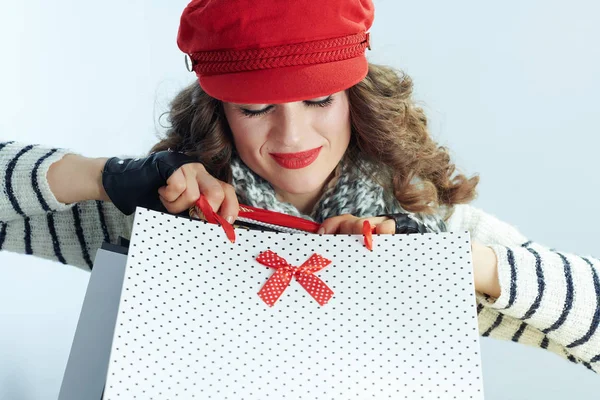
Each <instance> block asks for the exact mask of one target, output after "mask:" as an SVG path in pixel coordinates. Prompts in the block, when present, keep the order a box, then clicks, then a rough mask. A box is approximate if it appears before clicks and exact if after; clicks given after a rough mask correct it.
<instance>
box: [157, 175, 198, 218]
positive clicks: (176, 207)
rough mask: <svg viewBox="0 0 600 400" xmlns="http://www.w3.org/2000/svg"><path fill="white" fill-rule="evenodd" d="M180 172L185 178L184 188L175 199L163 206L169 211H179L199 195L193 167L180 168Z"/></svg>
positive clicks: (192, 202)
mask: <svg viewBox="0 0 600 400" xmlns="http://www.w3.org/2000/svg"><path fill="white" fill-rule="evenodd" d="M181 172H182V173H183V176H184V178H185V185H186V188H185V190H184V191H183V193H181V195H180V196H179V197H178V198H177V199H176V200H175V201H171V202H168V204H167V205H165V207H167V210H168V211H169V212H171V213H177V214H178V213H180V212H183V211H185V210H187V209H189V208H190V207H191V206H193V205H194V203H196V200H198V198H199V197H200V190H199V188H198V183H197V181H196V174H195V172H194V170H193V169H189V168H182V169H181Z"/></svg>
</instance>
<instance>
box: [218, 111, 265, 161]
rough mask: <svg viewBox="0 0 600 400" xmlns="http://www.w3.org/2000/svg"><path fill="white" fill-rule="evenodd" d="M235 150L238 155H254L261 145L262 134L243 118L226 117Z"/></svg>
mask: <svg viewBox="0 0 600 400" xmlns="http://www.w3.org/2000/svg"><path fill="white" fill-rule="evenodd" d="M227 122H228V123H229V127H230V129H231V134H232V136H233V142H234V145H235V148H236V149H237V151H238V153H240V154H248V153H255V152H257V151H258V150H259V149H260V146H261V145H262V139H263V136H264V135H263V134H262V133H261V132H260V130H259V129H257V127H256V126H254V124H253V123H252V121H248V119H247V118H244V117H243V116H240V117H238V116H231V115H227Z"/></svg>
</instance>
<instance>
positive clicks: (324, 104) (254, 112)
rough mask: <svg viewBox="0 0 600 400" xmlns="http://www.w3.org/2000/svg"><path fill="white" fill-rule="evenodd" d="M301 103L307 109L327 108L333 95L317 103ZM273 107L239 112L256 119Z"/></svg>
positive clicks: (308, 101) (331, 101)
mask: <svg viewBox="0 0 600 400" xmlns="http://www.w3.org/2000/svg"><path fill="white" fill-rule="evenodd" d="M303 103H304V104H305V105H306V106H308V107H327V106H329V105H331V103H333V95H330V96H328V97H327V98H325V99H323V100H319V101H310V100H304V101H303ZM273 107H275V106H274V105H270V106H267V107H265V108H263V109H261V110H248V109H246V108H240V109H239V110H240V111H241V112H242V114H243V115H245V116H246V117H258V116H260V115H265V114H266V113H268V112H269V111H270V110H271V109H272V108H273Z"/></svg>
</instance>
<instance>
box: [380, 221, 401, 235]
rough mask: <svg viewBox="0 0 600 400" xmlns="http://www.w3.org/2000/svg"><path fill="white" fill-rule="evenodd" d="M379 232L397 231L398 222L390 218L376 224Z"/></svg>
mask: <svg viewBox="0 0 600 400" xmlns="http://www.w3.org/2000/svg"><path fill="white" fill-rule="evenodd" d="M375 233H377V234H393V233H396V222H395V221H394V220H393V219H388V220H385V221H383V222H381V223H380V224H378V225H376V226H375Z"/></svg>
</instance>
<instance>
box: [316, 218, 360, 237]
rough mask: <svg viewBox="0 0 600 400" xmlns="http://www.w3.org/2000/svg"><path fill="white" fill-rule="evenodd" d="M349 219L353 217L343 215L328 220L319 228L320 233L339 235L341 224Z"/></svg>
mask: <svg viewBox="0 0 600 400" xmlns="http://www.w3.org/2000/svg"><path fill="white" fill-rule="evenodd" d="M348 217H352V215H350V214H343V215H338V216H336V217H331V218H327V219H326V220H325V221H323V223H322V224H321V226H320V227H319V232H320V233H322V234H329V233H338V231H339V226H340V224H341V223H342V221H344V219H346V218H348ZM321 230H322V231H321Z"/></svg>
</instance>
